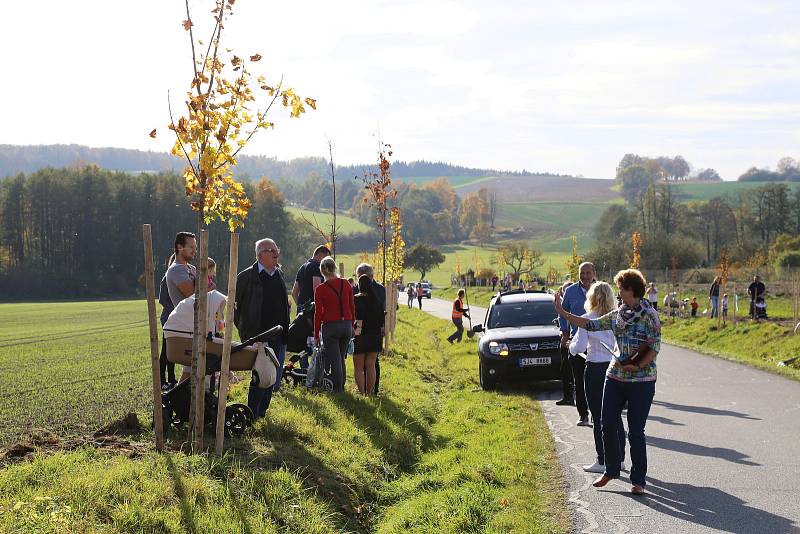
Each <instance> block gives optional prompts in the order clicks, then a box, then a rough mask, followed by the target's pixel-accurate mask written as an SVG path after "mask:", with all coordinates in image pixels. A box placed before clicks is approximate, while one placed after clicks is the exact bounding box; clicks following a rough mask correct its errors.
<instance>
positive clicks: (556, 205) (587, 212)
mask: <svg viewBox="0 0 800 534" xmlns="http://www.w3.org/2000/svg"><path fill="white" fill-rule="evenodd" d="M607 206H608V204H605V203H575V202H571V203H566V202H540V203H501V204H499V205H498V209H497V218H496V220H495V224H496V225H497V226H498V227H505V228H520V227H522V228H524V231H525V235H526V236H527V237H528V238H529V239H531V241H532V242H533V244H534V245H535V246H537V247H538V248H540V249H542V250H543V251H545V252H548V253H554V252H557V253H562V254H569V253H571V252H572V237H571V236H572V235H573V234H575V235H576V236H577V238H578V251H579V253H580V252H585V251H587V250H588V249H590V248H591V247H592V246H593V245H594V243H595V239H594V227H595V225H596V224H597V221H598V220H599V219H600V216H601V215H602V214H603V211H604V210H605V208H606V207H607Z"/></svg>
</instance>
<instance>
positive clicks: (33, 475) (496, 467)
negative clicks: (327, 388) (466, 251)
mask: <svg viewBox="0 0 800 534" xmlns="http://www.w3.org/2000/svg"><path fill="white" fill-rule="evenodd" d="M144 310H145V307H144V303H143V302H142V301H127V302H113V303H75V304H30V305H12V304H6V305H0V311H2V312H3V314H4V317H16V319H15V320H14V325H13V327H12V328H9V329H4V331H3V335H4V343H8V342H9V340H20V339H23V338H25V339H29V340H30V341H31V343H30V344H29V345H27V347H28V348H27V349H26V350H31V349H34V350H35V357H34V356H30V357H29V356H28V355H26V354H24V353H21V352H20V351H19V349H13V347H4V348H3V352H2V353H0V362H2V366H3V368H4V372H6V373H7V374H5V375H4V378H6V380H5V381H4V382H5V386H7V389H6V390H4V391H5V392H6V393H7V394H12V395H14V397H13V398H14V402H13V403H11V402H8V401H6V402H4V403H3V404H2V408H0V414H2V423H0V429H3V431H4V432H5V434H4V439H5V440H8V439H10V438H11V437H14V438H15V439H16V437H17V436H16V434H17V433H18V432H19V431H21V430H22V429H21V428H19V427H18V426H17V427H14V428H16V430H14V434H15V436H12V435H11V434H10V433H9V427H8V426H7V425H8V424H9V423H10V422H12V421H13V419H14V417H11V416H9V415H8V414H9V412H13V411H16V412H15V413H36V414H38V419H37V426H45V427H46V428H49V429H51V430H57V431H59V433H61V435H62V436H63V433H65V432H67V431H82V430H84V429H87V428H96V427H99V426H100V423H101V421H102V420H105V419H109V418H112V417H117V416H119V415H121V414H123V413H125V412H126V411H128V410H130V409H135V410H136V411H138V412H139V414H140V417H141V418H142V419H143V420H146V419H147V412H148V407H147V400H146V399H147V396H148V395H147V394H145V393H144V392H146V391H147V388H148V387H149V384H147V378H148V376H149V369H148V366H147V363H146V362H148V350H147V335H146V327H145V326H144V325H136V324H134V326H132V327H131V328H130V329H129V330H120V329H119V328H121V327H120V326H119V325H120V324H121V323H123V322H133V323H135V322H136V321H137V319H138V318H139V317H142V316H143V315H144V313H145V311H144ZM37 317H41V318H43V320H40V321H38V327H31V326H28V325H30V324H32V323H35V322H36V321H37V319H36V318H37ZM54 324H57V325H64V326H63V327H59V328H56V327H53V325H54ZM113 328H116V329H113ZM449 328H450V325H449V322H447V321H442V320H439V319H434V318H432V317H430V316H428V315H426V314H423V313H421V312H419V311H416V310H412V311H409V310H405V309H402V310H401V312H400V316H399V324H398V331H397V342H396V343H395V345H394V346H393V348H392V350H391V352H390V353H389V354H387V355H385V356H383V357H382V358H381V363H382V365H381V369H382V379H381V384H382V395H381V397H379V398H362V397H359V396H356V395H354V394H353V393H352V377H351V378H350V383H349V384H348V391H347V392H345V393H343V394H339V395H324V394H317V393H314V392H309V391H306V390H305V389H304V388H291V387H290V388H285V389H283V391H282V393H281V394H279V395H277V396H276V397H275V399H274V400H273V404H272V406H271V408H270V410H269V414H268V417H267V418H265V419H263V420H261V421H259V422H258V423H257V424H256V425H255V426H254V427H253V428H252V430H251V431H250V432H249V433H248V435H247V436H245V437H244V438H243V439H241V440H231V441H229V442H228V445H229V447H231V448H230V449H229V450H228V452H227V454H226V455H225V456H224V457H223V458H222V459H217V458H214V457H211V456H205V455H200V456H194V457H190V456H187V455H185V454H184V453H183V452H181V451H180V447H181V445H182V444H181V439H182V438H183V434H182V433H181V435H179V436H177V437H172V438H171V439H170V440H168V452H165V453H163V454H157V453H154V452H153V451H152V449H151V446H150V444H149V443H150V442H151V440H152V434H151V433H150V432H149V431H148V430H146V429H143V430H141V431H140V432H139V433H134V434H133V435H130V436H126V437H125V441H124V444H125V446H124V447H117V448H111V447H109V446H108V445H105V446H104V445H103V444H102V443H98V442H95V443H94V444H93V446H91V447H90V446H84V447H79V448H77V449H76V450H62V451H57V452H54V451H52V450H50V451H49V452H47V453H44V452H42V453H38V454H35V455H34V457H33V458H32V459H31V460H25V461H22V462H11V463H8V464H5V465H3V464H2V463H0V466H2V467H0V487H2V488H3V491H2V492H0V531H4V532H20V533H28V532H29V533H34V532H36V533H40V532H53V533H56V532H58V533H61V532H231V533H233V532H236V533H240V532H298V533H317V532H319V533H322V532H325V533H327V532H331V533H333V532H387V533H388V532H441V533H450V532H452V533H455V532H497V533H501V532H503V533H505V532H520V533H538V532H548V533H549V532H566V531H567V530H568V527H569V517H568V513H567V510H566V496H565V494H564V490H563V481H562V479H561V476H560V469H559V466H558V461H557V459H556V458H555V453H554V444H553V441H552V438H551V436H550V434H549V432H548V430H547V425H546V424H545V421H544V418H543V415H542V412H541V409H540V407H539V405H538V402H536V401H535V399H534V398H533V396H532V395H531V394H529V393H528V392H525V391H506V392H497V393H486V392H483V391H482V390H481V389H480V387H479V386H478V382H477V363H476V359H475V355H474V346H472V345H471V344H468V343H465V344H463V345H462V346H456V347H451V346H449V345H447V344H446V343H443V339H444V337H445V336H446V335H447V333H449ZM123 332H124V333H123ZM72 333H82V337H83V338H84V343H83V344H80V345H78V347H79V348H76V349H71V348H68V347H65V346H63V343H62V344H59V343H57V341H58V340H57V339H56V338H57V337H58V336H66V335H70V334H72ZM36 336H39V337H38V338H36V339H42V338H45V337H47V338H48V339H47V340H42V341H36V340H35V339H34V338H35V337H36ZM120 337H122V338H124V339H125V343H124V346H123V347H122V349H121V350H116V351H113V353H112V352H111V351H109V350H108V349H109V347H118V346H119V338H120ZM69 339H71V338H69ZM61 340H62V341H64V338H61ZM12 349H13V350H12ZM64 358H69V360H68V361H70V362H71V363H70V366H71V367H73V368H74V370H67V369H64V368H61V367H58V366H57V362H58V361H59V360H61V359H64ZM29 360H31V361H30V362H29ZM29 363H35V364H36V365H34V366H33V367H31V366H29V365H28V364H29ZM20 366H21V367H22V368H23V369H24V370H22V371H14V370H13V369H17V368H19V367H20ZM9 367H10V368H11V369H12V370H11V371H10V372H9V371H8V368H9ZM109 368H112V369H114V370H116V369H119V370H130V371H132V372H131V373H130V374H128V375H125V378H124V379H121V380H120V381H119V382H115V381H112V380H109V379H105V378H101V376H102V375H103V374H104V373H105V371H106V370H107V369H109ZM348 368H349V363H348ZM27 375H35V377H36V384H37V385H38V386H39V387H42V386H43V385H46V384H56V383H58V384H60V385H59V387H58V388H51V389H48V390H45V391H44V392H42V395H40V396H26V395H22V394H20V392H19V391H20V389H21V388H20V387H19V385H18V382H17V381H18V380H19V379H23V380H25V379H27V378H26V377H27ZM69 379H71V380H73V382H72V383H70V382H69ZM75 379H79V380H80V379H88V380H87V382H81V383H75V382H74V380H75ZM87 384H88V385H89V386H92V387H93V389H95V390H98V391H106V392H107V393H108V394H107V395H106V396H104V397H102V398H100V397H96V396H94V395H90V394H88V392H87V391H86V389H87V387H89V386H87ZM12 388H13V389H15V390H16V393H12V391H11V390H12ZM53 390H56V391H53ZM140 393H141V394H140ZM232 397H233V399H232V400H234V401H236V402H242V401H244V400H245V397H246V385H245V384H244V383H242V384H238V385H236V386H234V389H233V391H232ZM18 405H21V406H22V408H19V407H18ZM65 421H67V422H69V424H64V422H65ZM50 441H55V442H56V446H55V447H51V448H57V444H58V439H55V440H52V439H51V440H50ZM35 446H36V445H35V444H34V448H35ZM1 458H2V455H0V459H1Z"/></svg>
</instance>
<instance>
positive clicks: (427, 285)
mask: <svg viewBox="0 0 800 534" xmlns="http://www.w3.org/2000/svg"><path fill="white" fill-rule="evenodd" d="M430 288H431V285H430V284H422V289H430Z"/></svg>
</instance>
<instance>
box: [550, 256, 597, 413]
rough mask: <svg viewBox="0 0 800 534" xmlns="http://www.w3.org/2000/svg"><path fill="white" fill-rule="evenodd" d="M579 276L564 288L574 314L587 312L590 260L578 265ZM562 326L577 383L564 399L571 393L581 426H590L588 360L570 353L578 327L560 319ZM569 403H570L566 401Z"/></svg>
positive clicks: (592, 276)
mask: <svg viewBox="0 0 800 534" xmlns="http://www.w3.org/2000/svg"><path fill="white" fill-rule="evenodd" d="M578 276H579V278H580V280H579V281H578V282H575V283H574V284H571V285H570V286H568V287H567V288H566V290H564V293H563V294H564V308H565V309H566V310H567V311H569V312H570V313H572V314H574V315H583V314H584V313H585V311H586V310H585V308H584V305H585V304H586V294H587V292H588V291H589V288H590V287H591V286H592V283H594V279H595V270H594V265H592V264H591V263H589V262H584V263H581V264H580V266H579V267H578ZM558 323H559V326H560V327H561V346H562V347H563V348H564V349H565V351H564V352H566V353H567V360H568V362H569V367H570V370H571V372H572V383H573V384H575V393H574V396H573V395H572V392H571V391H569V392H565V395H564V399H567V394H569V395H570V396H571V397H572V399H573V400H574V402H575V407H576V408H577V409H578V415H579V417H580V419H578V425H579V426H589V425H590V424H591V423H589V406H588V404H587V403H586V393H585V392H584V390H583V374H584V369H585V367H586V360H584V359H583V357H581V356H570V355H569V350H567V349H569V339H570V337H574V336H575V333H576V331H577V328H576V327H574V326H571V325H570V324H569V323H568V322H567V321H566V320H565V319H559V320H558ZM564 404H569V403H564Z"/></svg>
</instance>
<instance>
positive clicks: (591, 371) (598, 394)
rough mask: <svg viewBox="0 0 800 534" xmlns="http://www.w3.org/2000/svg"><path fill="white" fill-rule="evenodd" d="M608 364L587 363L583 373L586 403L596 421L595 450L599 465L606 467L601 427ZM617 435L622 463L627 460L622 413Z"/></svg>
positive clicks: (619, 418)
mask: <svg viewBox="0 0 800 534" xmlns="http://www.w3.org/2000/svg"><path fill="white" fill-rule="evenodd" d="M607 370H608V362H586V370H585V371H584V373H583V384H584V389H585V391H586V402H587V404H588V405H589V411H590V412H591V413H592V420H593V421H594V428H593V429H592V430H594V448H595V450H596V451H597V463H598V464H600V465H606V460H605V458H606V455H605V453H604V452H603V427H602V425H601V420H602V418H603V416H602V409H603V385H604V384H605V381H606V371H607ZM617 419H618V420H617V429H618V431H617V435H618V437H619V450H620V461H622V460H624V459H625V427H624V426H623V425H622V412H620V413H619V416H618V418H617Z"/></svg>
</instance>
